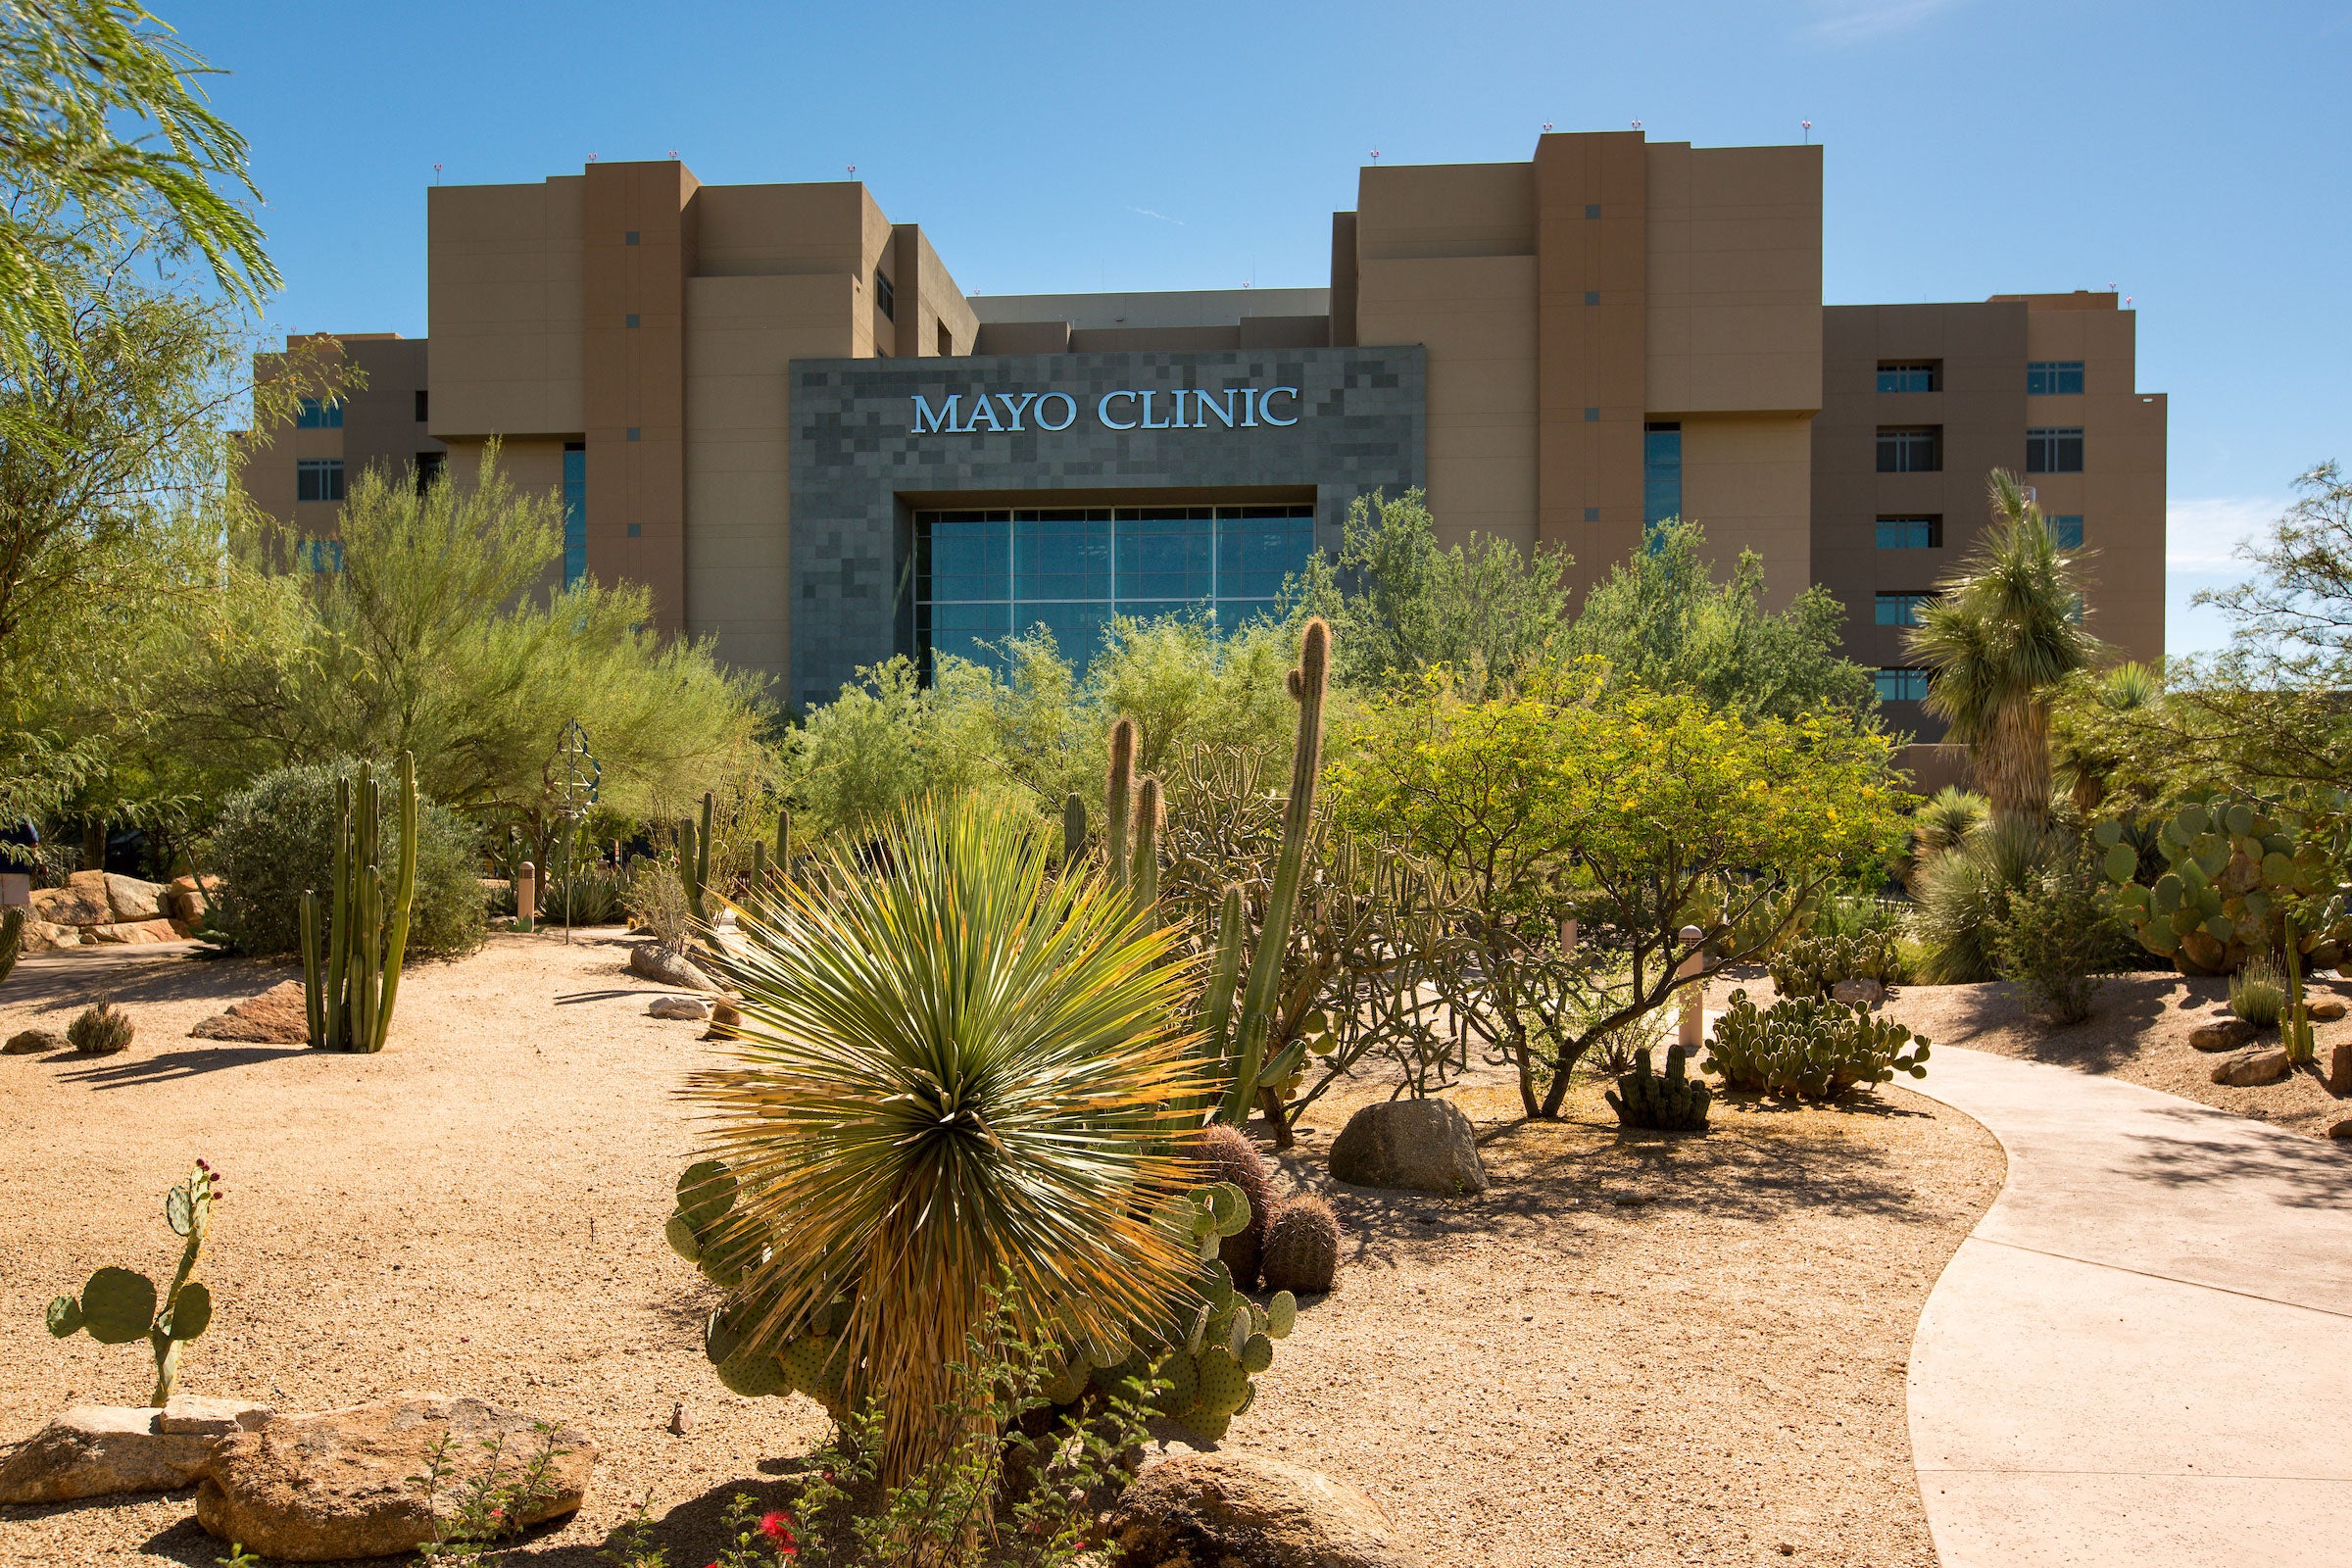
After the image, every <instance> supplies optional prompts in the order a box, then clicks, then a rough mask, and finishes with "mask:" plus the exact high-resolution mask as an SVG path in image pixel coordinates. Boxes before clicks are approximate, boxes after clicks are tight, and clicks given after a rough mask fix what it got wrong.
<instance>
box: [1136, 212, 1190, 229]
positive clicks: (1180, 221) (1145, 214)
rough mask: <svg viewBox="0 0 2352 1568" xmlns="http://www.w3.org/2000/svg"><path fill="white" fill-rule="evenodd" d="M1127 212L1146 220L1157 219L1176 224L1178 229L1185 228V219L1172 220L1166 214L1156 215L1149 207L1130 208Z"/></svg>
mask: <svg viewBox="0 0 2352 1568" xmlns="http://www.w3.org/2000/svg"><path fill="white" fill-rule="evenodd" d="M1127 210H1128V211H1129V212H1131V213H1136V214H1139V215H1141V216H1142V217H1145V218H1156V219H1158V220H1159V221H1161V222H1163V223H1174V224H1175V225H1176V226H1177V227H1178V228H1182V227H1183V226H1184V220H1183V219H1181V218H1170V217H1169V216H1168V215H1167V214H1165V213H1155V212H1153V211H1152V209H1151V208H1149V207H1130V208H1128V209H1127Z"/></svg>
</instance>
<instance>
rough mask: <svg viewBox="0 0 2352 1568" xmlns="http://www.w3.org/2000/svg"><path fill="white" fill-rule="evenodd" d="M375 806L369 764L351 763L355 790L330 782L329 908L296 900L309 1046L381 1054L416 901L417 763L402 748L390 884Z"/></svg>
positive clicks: (378, 804) (378, 798)
mask: <svg viewBox="0 0 2352 1568" xmlns="http://www.w3.org/2000/svg"><path fill="white" fill-rule="evenodd" d="M382 805H383V803H382V792H381V790H380V788H379V786H378V785H377V783H376V779H375V769H374V768H373V767H372V766H371V765H370V764H368V763H366V762H363V763H361V764H360V775H359V779H358V782H357V784H356V785H355V784H354V783H353V781H351V780H349V779H345V780H341V781H338V782H337V784H336V786H335V806H336V811H337V816H338V824H337V831H336V835H335V862H334V884H333V895H332V903H331V904H330V905H328V906H327V907H324V908H321V907H320V906H319V894H318V891H317V890H316V889H312V890H310V891H307V892H305V893H304V894H303V896H302V1001H303V1011H304V1014H305V1017H306V1019H307V1021H308V1023H309V1024H310V1031H311V1044H312V1046H313V1047H315V1048H317V1049H319V1050H321V1051H363V1052H377V1051H381V1050H383V1049H384V1040H385V1038H386V1036H387V1035H388V1034H389V1033H390V1031H391V1028H392V1009H393V1006H394V1005H395V1004H397V1003H398V1002H399V1000H400V970H401V965H402V963H403V962H404V961H406V959H407V957H408V950H409V916H410V913H411V911H412V910H413V908H414V907H415V904H416V897H417V760H416V758H414V757H413V756H411V755H409V754H408V753H406V752H403V753H402V754H401V758H400V782H399V795H398V798H397V806H398V809H399V811H400V859H399V861H398V863H397V865H396V866H395V868H394V871H393V875H392V880H391V882H390V884H389V885H387V884H386V882H385V879H384V873H383V868H382V866H381V864H380V863H379V862H380V861H381V860H382V858H383V821H382ZM321 980H323V982H324V983H323V985H322V984H321Z"/></svg>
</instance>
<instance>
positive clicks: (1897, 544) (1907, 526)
mask: <svg viewBox="0 0 2352 1568" xmlns="http://www.w3.org/2000/svg"><path fill="white" fill-rule="evenodd" d="M1942 544H1943V519H1942V518H1941V517H1881V518H1880V519H1879V548H1880V549H1881V550H1935V549H1937V548H1939V547H1940V546H1941V545H1942Z"/></svg>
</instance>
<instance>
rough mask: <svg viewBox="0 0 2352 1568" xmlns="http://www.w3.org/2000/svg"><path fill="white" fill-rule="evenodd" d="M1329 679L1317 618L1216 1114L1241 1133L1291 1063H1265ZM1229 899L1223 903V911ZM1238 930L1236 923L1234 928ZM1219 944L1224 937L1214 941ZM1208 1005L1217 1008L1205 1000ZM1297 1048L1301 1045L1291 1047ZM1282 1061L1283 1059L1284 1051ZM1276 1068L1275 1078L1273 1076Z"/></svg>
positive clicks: (1297, 695)
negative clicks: (1262, 906)
mask: <svg viewBox="0 0 2352 1568" xmlns="http://www.w3.org/2000/svg"><path fill="white" fill-rule="evenodd" d="M1330 679H1331V628H1330V627H1329V626H1327V625H1325V624H1324V623H1323V621H1322V619H1321V617H1319V616H1318V617H1317V618H1315V619H1313V620H1309V621H1308V622H1307V623H1306V629H1305V630H1304V632H1302V633H1301V634H1300V636H1299V664H1298V667H1297V668H1295V669H1293V670H1292V671H1291V676H1290V688H1291V700H1292V701H1293V702H1295V703H1297V704H1298V705H1299V730H1298V733H1297V735H1296V737H1295V738H1294V739H1293V741H1292V745H1291V793H1290V798H1289V800H1288V801H1287V802H1286V804H1285V806H1284V809H1283V815H1282V850H1281V853H1280V855H1279V857H1278V858H1276V860H1275V865H1274V884H1273V887H1272V889H1271V891H1270V892H1268V894H1267V895H1266V917H1265V924H1264V925H1263V926H1262V927H1261V928H1260V930H1259V932H1258V938H1257V953H1256V955H1255V956H1253V957H1252V958H1251V959H1250V975H1249V981H1248V984H1247V986H1246V987H1245V988H1244V990H1243V992H1242V1002H1241V1013H1240V1016H1239V1017H1238V1018H1237V1019H1236V1020H1235V1025H1234V1043H1233V1054H1232V1057H1231V1060H1232V1062H1233V1071H1232V1077H1231V1081H1230V1084H1229V1086H1228V1088H1227V1090H1226V1092H1225V1103H1224V1104H1223V1106H1222V1107H1221V1108H1220V1110H1219V1112H1218V1114H1219V1116H1220V1118H1221V1119H1222V1120H1225V1121H1228V1122H1231V1123H1232V1124H1233V1125H1234V1126H1236V1127H1239V1126H1241V1125H1242V1124H1243V1123H1244V1122H1246V1121H1248V1120H1249V1119H1250V1102H1251V1101H1252V1100H1254V1099H1255V1098H1256V1096H1257V1092H1258V1090H1259V1088H1260V1087H1261V1085H1262V1084H1263V1083H1264V1082H1265V1081H1266V1080H1267V1079H1268V1078H1269V1077H1270V1078H1271V1081H1272V1082H1275V1083H1279V1082H1281V1080H1282V1079H1283V1078H1284V1077H1286V1076H1288V1075H1289V1072H1290V1068H1291V1065H1292V1063H1290V1062H1288V1061H1278V1062H1275V1063H1271V1064H1269V1063H1268V1062H1267V1061H1266V1060H1265V1051H1266V1038H1267V1035H1268V1033H1269V1032H1270V1031H1271V1030H1272V1028H1273V1024H1274V1009H1275V1006H1276V1005H1277V1004H1278V1003H1279V1001H1280V1000H1281V999H1280V996H1279V992H1280V989H1281V982H1282V956H1283V952H1284V950H1285V949H1286V948H1288V947H1289V946H1290V941H1291V917H1292V914H1293V913H1294V912H1295V911H1296V910H1297V908H1298V907H1299V876H1300V873H1301V872H1302V870H1303V869H1304V867H1305V863H1306V841H1307V837H1308V834H1309V833H1310V831H1311V830H1312V827H1313V823H1314V810H1315V783H1316V777H1317V775H1318V773H1319V772H1320V770H1321V767H1322V760H1323V694H1324V691H1325V689H1326V688H1327V687H1328V685H1329V683H1330ZM1232 902H1233V901H1232V900H1230V899H1228V901H1227V905H1228V907H1231V904H1232ZM1232 924H1233V925H1234V926H1235V927H1236V928H1237V929H1238V926H1239V924H1240V922H1238V921H1236V922H1232ZM1219 940H1220V943H1221V942H1222V940H1223V938H1222V933H1221V932H1220V936H1219ZM1210 1005H1211V1007H1212V1008H1213V1007H1214V1006H1215V1005H1216V1002H1215V999H1211V1002H1210ZM1292 1045H1293V1047H1294V1048H1299V1049H1303V1042H1301V1041H1294V1042H1292ZM1288 1055H1289V1053H1288V1052H1286V1053H1285V1056H1286V1057H1287V1056H1288ZM1275 1068H1280V1069H1281V1070H1280V1071H1275V1070H1274V1069H1275Z"/></svg>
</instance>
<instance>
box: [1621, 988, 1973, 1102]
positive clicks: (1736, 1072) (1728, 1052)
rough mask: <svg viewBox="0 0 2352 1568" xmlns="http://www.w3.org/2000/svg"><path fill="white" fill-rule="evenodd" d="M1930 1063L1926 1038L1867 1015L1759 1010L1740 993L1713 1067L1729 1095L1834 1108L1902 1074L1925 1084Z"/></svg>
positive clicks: (1801, 1000)
mask: <svg viewBox="0 0 2352 1568" xmlns="http://www.w3.org/2000/svg"><path fill="white" fill-rule="evenodd" d="M1927 1063H1928V1042H1927V1040H1926V1039H1925V1038H1923V1037H1920V1036H1916V1035H1914V1034H1912V1033H1911V1031H1910V1030H1909V1029H1906V1028H1905V1027H1903V1026H1902V1025H1901V1024H1899V1023H1896V1022H1895V1021H1894V1020H1893V1019H1891V1018H1883V1017H1874V1016H1872V1014H1871V1012H1870V1010H1869V1009H1868V1008H1867V1007H1849V1006H1846V1005H1843V1004H1841V1003H1836V1002H1826V1001H1823V1000H1822V999H1821V998H1818V997H1785V998H1783V999H1782V1000H1780V1001H1779V1002H1776V1003H1774V1004H1773V1005H1772V1006H1771V1007H1770V1008H1769V1009H1760V1008H1758V1007H1757V1006H1756V1005H1755V1004H1754V1003H1752V1002H1750V1001H1748V999H1747V993H1746V992H1745V991H1735V992H1733V993H1732V1000H1731V1005H1729V1006H1727V1007H1726V1008H1725V1009H1724V1013H1723V1016H1722V1017H1721V1018H1719V1019H1717V1020H1716V1023H1715V1034H1714V1037H1713V1040H1712V1041H1711V1043H1710V1047H1709V1054H1708V1058H1707V1062H1706V1065H1707V1068H1708V1069H1709V1070H1710V1071H1712V1072H1715V1073H1718V1074H1720V1075H1721V1076H1722V1078H1723V1081H1724V1086H1725V1087H1726V1088H1728V1089H1740V1090H1746V1091H1749V1092H1751V1093H1755V1094H1765V1095H1771V1096H1774V1097H1776V1098H1778V1099H1782V1100H1810V1101H1815V1102H1820V1103H1827V1102H1830V1101H1837V1100H1843V1099H1845V1098H1846V1097H1847V1096H1849V1095H1851V1094H1854V1093H1855V1092H1856V1091H1859V1090H1867V1089H1870V1088H1873V1087H1875V1086H1876V1085H1879V1084H1883V1083H1891V1082H1892V1081H1893V1080H1894V1077H1895V1075H1896V1074H1898V1073H1902V1074H1907V1075H1909V1076H1910V1077H1913V1078H1925V1077H1926V1076H1927V1075H1928V1065H1927ZM1622 1081H1623V1080H1620V1082H1622Z"/></svg>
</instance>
